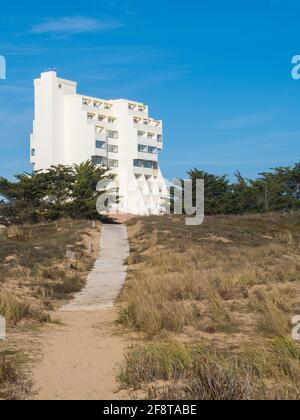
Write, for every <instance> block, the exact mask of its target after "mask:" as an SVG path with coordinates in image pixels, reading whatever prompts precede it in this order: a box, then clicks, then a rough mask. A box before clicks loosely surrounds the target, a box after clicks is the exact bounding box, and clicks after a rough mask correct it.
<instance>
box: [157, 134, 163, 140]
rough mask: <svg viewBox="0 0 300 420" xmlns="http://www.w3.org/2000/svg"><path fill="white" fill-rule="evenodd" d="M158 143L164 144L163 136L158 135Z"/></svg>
mask: <svg viewBox="0 0 300 420" xmlns="http://www.w3.org/2000/svg"><path fill="white" fill-rule="evenodd" d="M157 141H160V142H162V141H163V138H162V135H161V134H158V135H157Z"/></svg>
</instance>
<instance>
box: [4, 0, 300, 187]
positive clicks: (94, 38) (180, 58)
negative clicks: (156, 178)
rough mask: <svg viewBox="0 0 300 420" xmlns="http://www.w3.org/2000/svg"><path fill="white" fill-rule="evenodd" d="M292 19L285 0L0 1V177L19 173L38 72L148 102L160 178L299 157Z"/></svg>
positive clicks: (24, 166)
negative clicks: (155, 124)
mask: <svg viewBox="0 0 300 420" xmlns="http://www.w3.org/2000/svg"><path fill="white" fill-rule="evenodd" d="M299 15H300V4H299V1H293V0H285V1H283V0H251V1H250V0H244V1H241V0H226V1H221V0H218V1H217V0H201V1H200V0H187V1H186V2H182V1H179V0H172V1H167V0H151V1H147V2H146V1H142V0H139V1H137V0H89V1H88V2H87V1H82V0H77V1H74V2H71V1H70V0H68V1H66V0H60V1H55V0H53V1H51V2H43V1H42V2H39V1H34V0H27V1H26V2H25V1H24V2H18V5H17V7H16V5H15V3H13V2H3V3H2V5H1V15H0V27H1V31H0V55H4V56H5V57H6V60H7V80H4V81H3V80H0V175H3V176H7V177H11V176H13V175H14V174H15V173H18V172H21V171H23V170H29V169H30V166H29V164H28V160H29V157H28V148H29V146H28V144H29V134H30V132H31V126H32V118H33V83H32V80H33V79H34V78H36V77H38V76H39V73H40V72H41V71H44V70H45V69H49V68H56V69H57V71H58V73H59V75H60V76H61V77H65V78H68V79H74V80H77V81H78V83H79V92H80V93H84V94H89V95H92V96H99V97H104V98H120V97H126V98H130V99H134V100H139V101H142V102H145V103H147V104H149V106H150V112H151V116H153V117H156V118H162V119H163V120H164V127H165V132H164V137H165V150H164V152H163V153H162V154H161V156H160V160H161V166H162V169H163V172H164V175H165V176H166V177H168V178H169V179H171V178H173V177H176V176H181V177H184V175H185V173H186V171H187V170H188V169H190V168H193V167H199V168H203V169H205V170H207V171H211V172H214V173H218V174H221V173H227V174H229V175H230V176H232V174H233V173H234V172H235V171H236V170H237V169H239V170H240V171H241V172H242V174H244V175H245V176H247V177H254V176H256V174H257V173H258V172H260V171H263V170H266V169H268V168H270V167H273V166H280V165H289V164H292V163H294V162H296V161H298V160H300V80H299V81H295V80H293V79H292V78H291V68H292V65H291V58H292V56H294V55H295V54H300V27H299Z"/></svg>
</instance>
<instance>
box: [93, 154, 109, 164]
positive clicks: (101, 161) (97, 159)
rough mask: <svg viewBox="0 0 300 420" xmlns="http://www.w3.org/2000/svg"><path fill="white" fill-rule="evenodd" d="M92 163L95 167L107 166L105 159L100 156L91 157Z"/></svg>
mask: <svg viewBox="0 0 300 420" xmlns="http://www.w3.org/2000/svg"><path fill="white" fill-rule="evenodd" d="M92 162H93V163H94V164H95V165H104V166H107V159H106V158H105V157H102V156H92Z"/></svg>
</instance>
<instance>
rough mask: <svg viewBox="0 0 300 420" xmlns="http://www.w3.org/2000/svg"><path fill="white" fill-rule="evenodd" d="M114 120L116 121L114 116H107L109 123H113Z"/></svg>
mask: <svg viewBox="0 0 300 420" xmlns="http://www.w3.org/2000/svg"><path fill="white" fill-rule="evenodd" d="M115 121H116V119H115V118H114V117H108V122H109V123H110V124H114V123H115Z"/></svg>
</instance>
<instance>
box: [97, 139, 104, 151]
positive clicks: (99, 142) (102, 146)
mask: <svg viewBox="0 0 300 420" xmlns="http://www.w3.org/2000/svg"><path fill="white" fill-rule="evenodd" d="M96 149H106V142H105V141H100V140H96Z"/></svg>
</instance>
